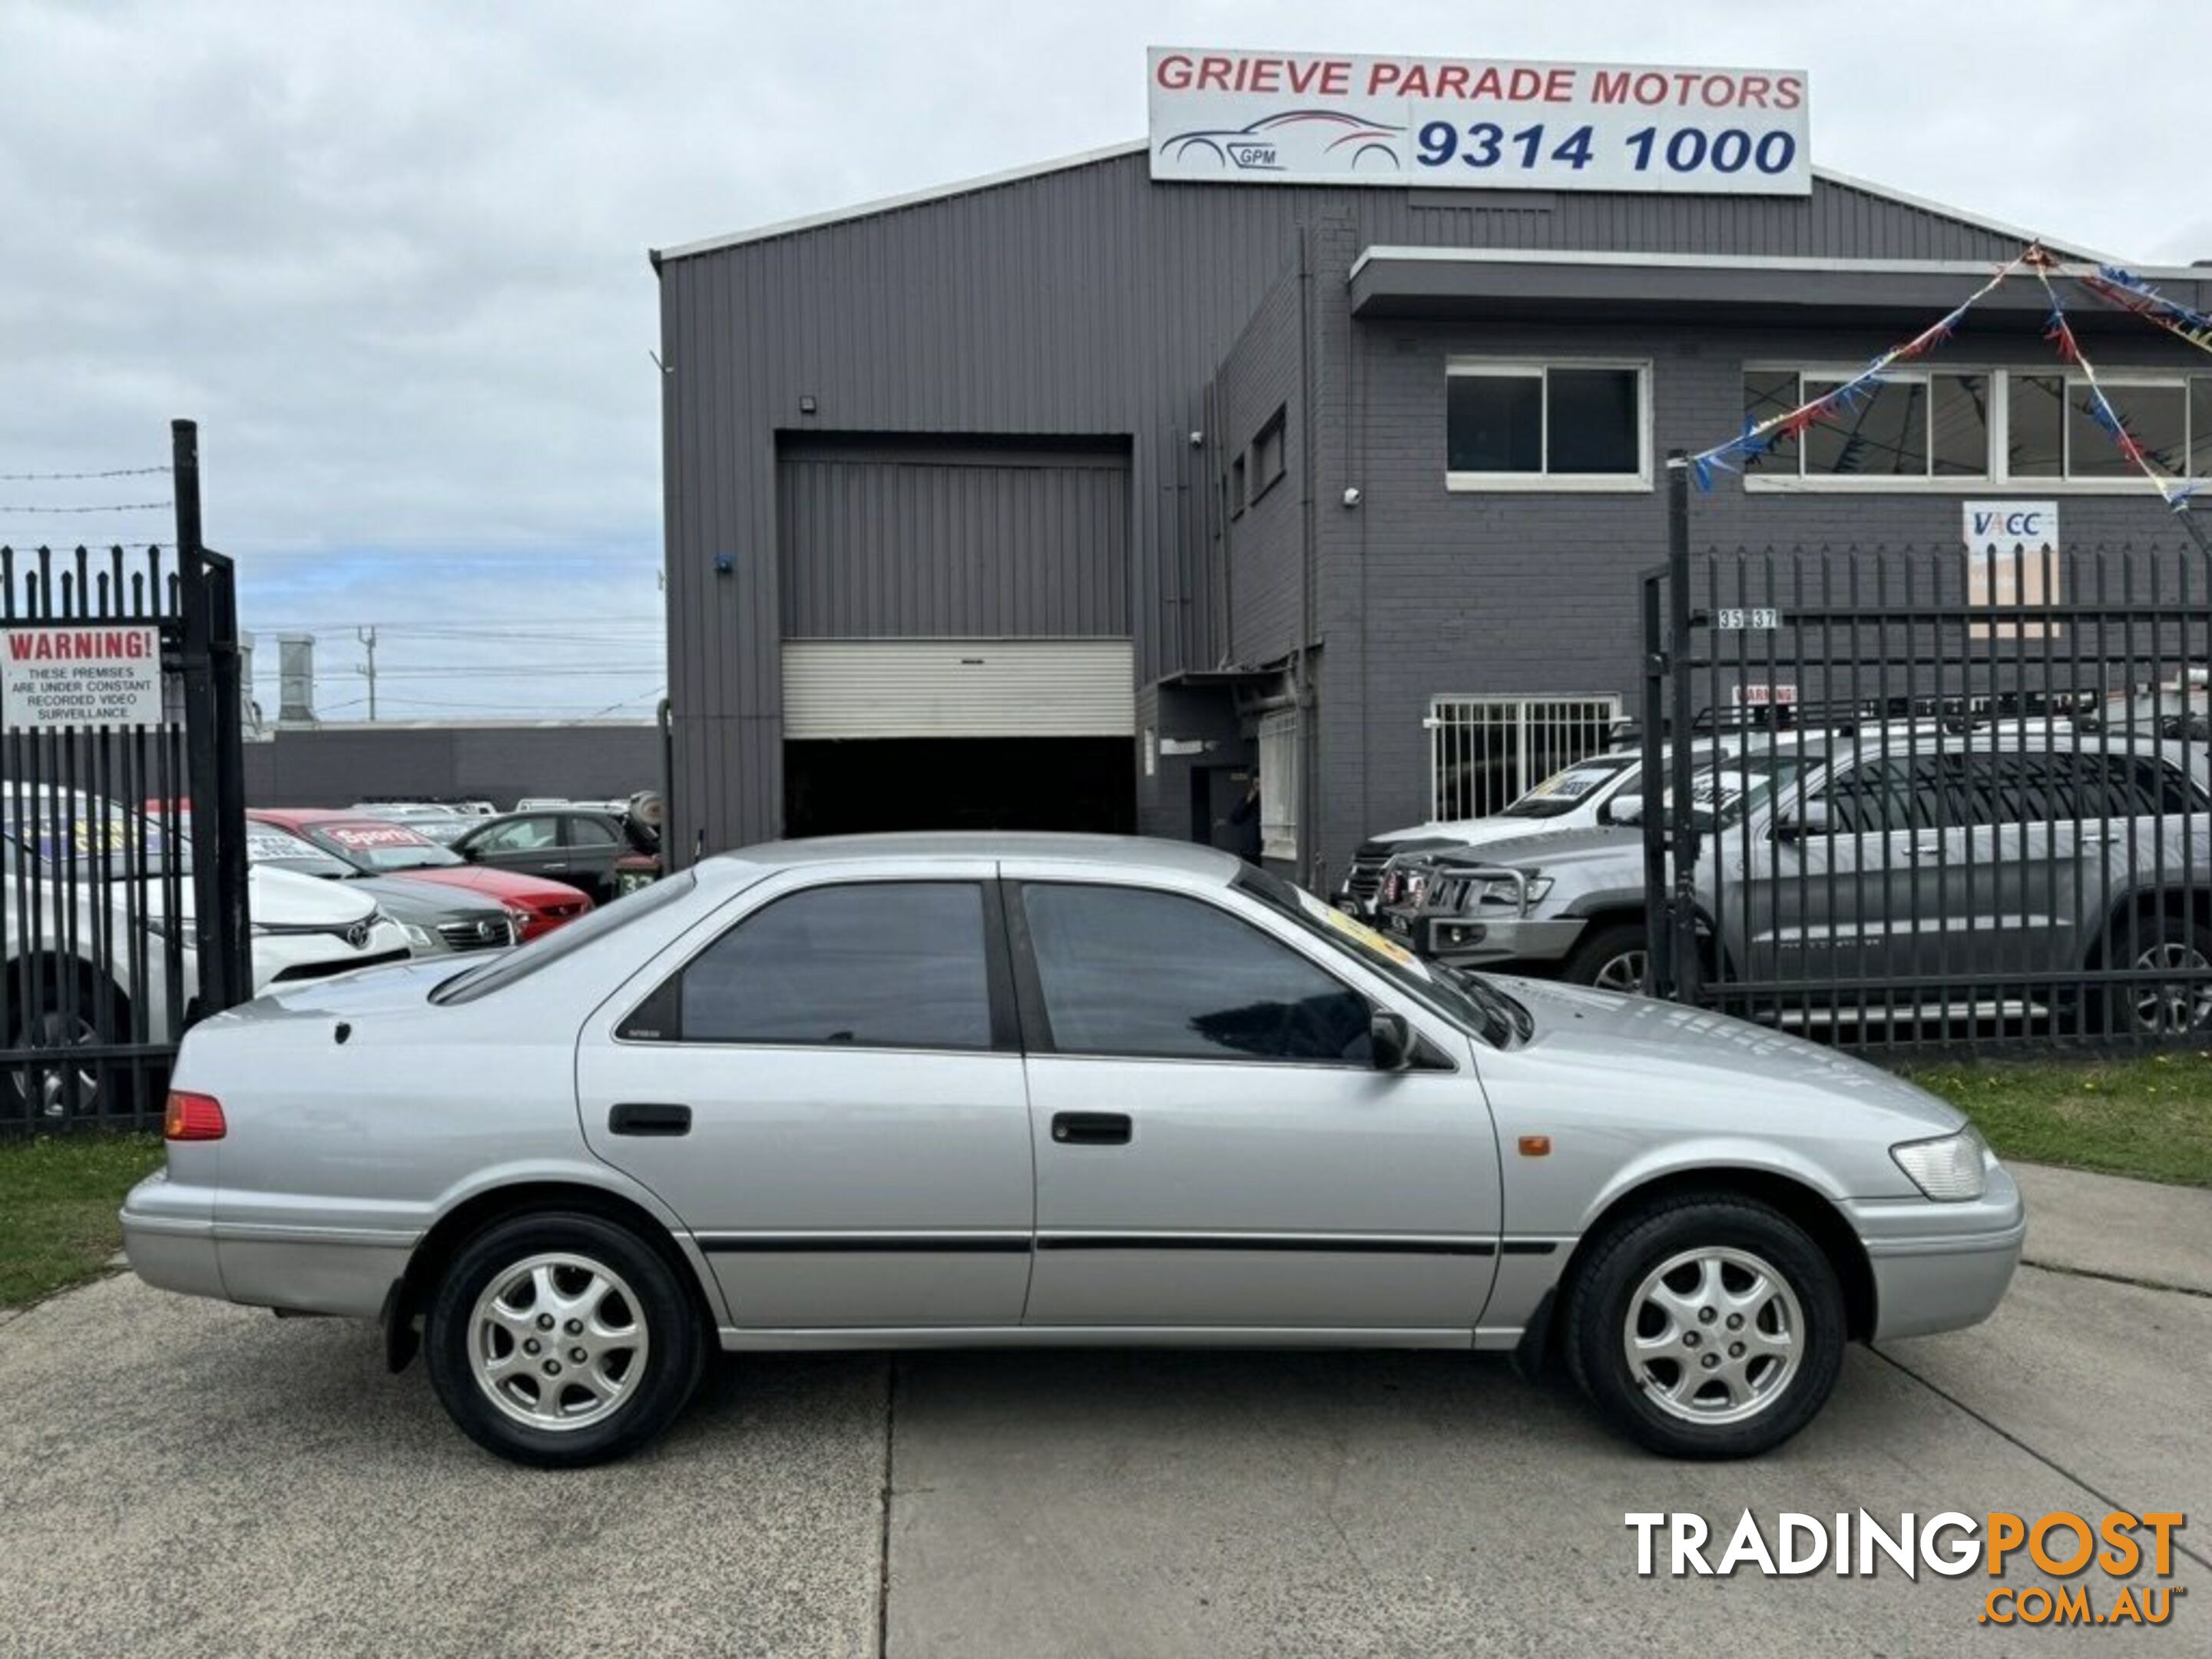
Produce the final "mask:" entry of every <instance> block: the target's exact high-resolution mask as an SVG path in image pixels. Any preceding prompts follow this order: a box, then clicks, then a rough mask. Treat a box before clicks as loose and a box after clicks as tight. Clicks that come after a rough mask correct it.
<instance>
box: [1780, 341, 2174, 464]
mask: <svg viewBox="0 0 2212 1659" xmlns="http://www.w3.org/2000/svg"><path fill="white" fill-rule="evenodd" d="M1854 372H1855V371H1850V370H1842V369H1838V370H1833V371H1824V370H1820V369H1813V368H1807V369H1796V368H1778V367H1766V366H1760V365H1752V366H1748V367H1747V368H1745V370H1744V375H1743V409H1744V416H1745V417H1746V419H1747V420H1748V421H1750V422H1753V423H1756V422H1760V421H1765V420H1770V419H1771V418H1772V417H1773V416H1777V415H1779V414H1784V413H1785V412H1787V411H1788V410H1792V409H1795V408H1796V407H1797V406H1799V405H1800V404H1804V403H1807V402H1809V401H1811V400H1813V399H1814V398H1819V397H1820V396H1822V395H1823V394H1825V393H1827V392H1833V391H1834V390H1835V389H1836V388H1837V387H1838V386H1841V385H1843V384H1844V382H1845V381H1847V380H1849V379H1850V376H1851V374H1852V373H1854ZM2099 380H2100V383H2101V384H2102V385H2103V386H2104V388H2105V393H2106V398H2108V399H2109V400H2110V402H2111V404H2112V409H2113V410H2114V412H2115V413H2116V414H2118V416H2119V418H2120V421H2121V422H2122V424H2123V425H2124V426H2125V427H2126V428H2127V429H2128V431H2129V432H2130V433H2131V434H2132V435H2134V436H2135V438H2136V441H2139V442H2140V443H2141V444H2142V446H2143V449H2144V452H2145V453H2147V454H2148V456H2149V458H2150V459H2151V462H2152V465H2154V467H2156V468H2157V469H2158V470H2159V471H2160V472H2162V473H2166V474H2168V475H2171V476H2172V477H2193V478H2203V477H2207V476H2208V475H2212V375H2186V374H2143V373H2139V372H2136V371H2122V372H2120V373H2118V374H2103V375H2100V377H2099ZM2092 407H2093V404H2092V398H2091V396H2090V389H2089V384H2088V381H2087V379H2085V378H2084V377H2082V376H2081V375H2079V374H2065V373H2063V372H2053V373H2041V372H2037V371H2033V370H2024V369H1998V368H1975V369H1965V370H1959V371H1949V370H1935V369H1913V370H1907V371H1899V372H1898V373H1895V374H1888V375H1885V376H1884V377H1883V378H1882V379H1881V381H1880V382H1879V383H1878V384H1876V385H1875V386H1874V387H1873V388H1872V389H1871V390H1870V391H1869V392H1867V393H1865V394H1864V395H1862V396H1859V397H1857V398H1854V399H1853V400H1852V402H1851V404H1850V406H1849V407H1846V408H1840V409H1837V410H1832V411H1831V412H1830V413H1828V414H1826V415H1825V416H1822V417H1821V418H1820V419H1819V420H1816V421H1814V422H1812V424H1810V425H1809V426H1808V427H1807V428H1805V431H1804V434H1803V435H1802V438H1801V437H1784V436H1781V435H1776V436H1775V437H1774V438H1773V440H1772V442H1771V448H1770V450H1769V451H1768V453H1765V454H1763V455H1759V456H1754V457H1753V458H1751V459H1750V460H1749V461H1748V462H1747V464H1746V465H1745V468H1744V472H1745V476H1746V478H1747V480H1748V481H1750V482H1751V483H1752V484H1753V487H1757V486H1759V484H1762V483H1783V482H1785V481H1803V482H1805V483H1821V484H1833V485H1835V486H1837V487H1838V488H1843V487H1849V486H1851V485H1855V484H1857V485H1865V486H1869V487H1876V488H1880V487H1891V488H1893V487H1895V486H1897V485H1898V484H1899V483H1905V481H1908V480H1912V479H1919V480H1923V481H1927V482H1932V483H1936V484H1938V485H1941V484H1942V483H1946V482H1948V481H1952V480H1957V481H1960V482H1965V483H1973V484H1986V483H2011V482H2015V481H2018V482H2040V481H2048V480H2054V479H2061V480H2066V481H2069V482H2075V483H2082V484H2084V485H2087V486H2089V487H2092V488H2096V487H2104V488H2117V489H2126V488H2128V487H2129V486H2130V484H2131V483H2133V484H2137V485H2139V484H2140V482H2141V478H2142V474H2141V472H2140V471H2139V470H2138V469H2137V468H2136V465H2135V463H2134V462H2133V461H2131V460H2130V459H2128V458H2127V457H2126V456H2125V455H2124V454H2122V453H2120V451H2119V448H2118V446H2117V445H2115V444H2114V443H2113V441H2112V437H2111V435H2109V434H2108V433H2106V431H2105V430H2104V429H2103V428H2102V427H2101V426H2100V424H2099V423H2098V422H2097V419H2096V417H2095V416H2094V414H2093V412H2092Z"/></svg>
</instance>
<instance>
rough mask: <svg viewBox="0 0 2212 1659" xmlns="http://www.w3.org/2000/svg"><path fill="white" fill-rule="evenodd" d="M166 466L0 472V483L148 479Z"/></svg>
mask: <svg viewBox="0 0 2212 1659" xmlns="http://www.w3.org/2000/svg"><path fill="white" fill-rule="evenodd" d="M167 471H169V468H168V467H167V466H113V467H110V468H108V469H107V470H106V471H104V472H0V483H84V482H85V481H87V480H88V479H92V478H150V477H154V475H155V474H156V473H160V472H167Z"/></svg>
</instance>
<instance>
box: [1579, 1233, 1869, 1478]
mask: <svg viewBox="0 0 2212 1659" xmlns="http://www.w3.org/2000/svg"><path fill="white" fill-rule="evenodd" d="M1565 1343H1566V1349H1567V1355H1568V1359H1569V1363H1570V1365H1571V1369H1572V1370H1573V1372H1574V1376H1575V1380H1576V1382H1577V1383H1579V1384H1580V1385H1581V1387H1582V1389H1583V1392H1584V1393H1586V1394H1587V1395H1589V1397H1590V1399H1591V1401H1593V1402H1594V1403H1595V1405H1596V1406H1597V1407H1598V1409H1599V1410H1600V1411H1601V1413H1604V1415H1605V1417H1606V1419H1607V1420H1608V1421H1609V1422H1610V1423H1611V1424H1612V1425H1613V1426H1614V1427H1615V1428H1617V1429H1619V1430H1620V1431H1621V1432H1622V1433H1624V1434H1626V1436H1627V1437H1629V1438H1630V1439H1632V1440H1634V1441H1636V1442H1638V1443H1640V1444H1642V1445H1644V1446H1645V1447H1647V1448H1649V1449H1651V1450H1653V1451H1656V1452H1661V1453H1664V1454H1665V1455H1668V1456H1671V1457H1693V1458H1721V1457H1749V1456H1754V1455H1757V1454H1759V1453H1760V1452H1763V1451H1766V1450H1769V1449H1771V1448H1773V1447H1775V1446H1778V1445H1780V1444H1781V1443H1783V1442H1784V1441H1785V1440H1787V1439H1788V1438H1789V1437H1790V1436H1791V1435H1793V1434H1795V1433H1796V1432H1797V1431H1798V1430H1800V1429H1802V1428H1803V1427H1804V1426H1805V1425H1806V1424H1807V1423H1808V1422H1810V1421H1811V1420H1812V1419H1813V1417H1814V1414H1815V1413H1817V1412H1819V1410H1820V1407H1821V1406H1822V1404H1824V1403H1825V1402H1826V1400H1827V1397H1828V1395H1829V1393H1830V1392H1831V1391H1832V1389H1834V1387H1835V1384H1836V1376H1837V1374H1838V1371H1839V1370H1841V1368H1842V1364H1843V1352H1844V1297H1843V1287H1842V1285H1841V1282H1840V1281H1839V1279H1838V1277H1837V1273H1836V1270H1835V1267H1834V1266H1833V1264H1832V1263H1831V1262H1830V1261H1829V1260H1828V1258H1827V1256H1826V1255H1825V1254H1824V1253H1823V1252H1822V1251H1821V1249H1820V1246H1819V1245H1818V1244H1816V1243H1814V1241H1813V1240H1812V1238H1811V1237H1808V1235H1807V1234H1806V1232H1805V1231H1804V1229H1802V1227H1800V1226H1798V1225H1797V1224H1796V1223H1795V1222H1794V1221H1791V1220H1790V1218H1788V1217H1787V1216H1785V1215H1784V1214H1782V1213H1781V1212H1779V1211H1778V1210H1775V1209H1773V1208H1771V1207H1770V1206H1767V1205H1765V1204H1760V1203H1757V1202H1755V1201H1753V1200H1749V1199H1743V1198H1737V1197H1734V1196H1730V1195H1726V1194H1711V1195H1705V1196H1696V1195H1692V1196H1686V1197H1680V1198H1674V1199H1670V1200H1662V1201H1661V1202H1659V1203H1656V1204H1655V1205H1653V1206H1650V1208H1648V1209H1645V1210H1643V1211H1640V1212H1637V1213H1636V1214H1633V1215H1631V1216H1629V1217H1628V1218H1626V1219H1625V1220H1623V1221H1622V1222H1621V1223H1620V1225H1617V1226H1616V1227H1614V1228H1613V1230H1612V1231H1610V1232H1609V1233H1607V1235H1606V1236H1605V1237H1603V1238H1601V1240H1600V1241H1599V1242H1598V1243H1597V1245H1596V1248H1595V1249H1594V1250H1593V1252H1592V1253H1591V1255H1590V1256H1589V1259H1588V1260H1587V1261H1585V1262H1583V1264H1582V1265H1581V1267H1579V1269H1578V1270H1577V1273H1576V1276H1575V1279H1574V1282H1573V1283H1572V1284H1571V1285H1570V1286H1569V1288H1568V1299H1567V1310H1566V1330H1565Z"/></svg>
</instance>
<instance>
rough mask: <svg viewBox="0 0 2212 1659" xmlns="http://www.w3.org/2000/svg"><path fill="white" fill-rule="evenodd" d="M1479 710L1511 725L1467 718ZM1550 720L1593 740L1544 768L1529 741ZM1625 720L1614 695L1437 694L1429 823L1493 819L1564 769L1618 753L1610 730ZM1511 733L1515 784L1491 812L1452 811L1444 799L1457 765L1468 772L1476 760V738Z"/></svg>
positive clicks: (1432, 712) (1432, 702)
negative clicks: (1448, 776) (1454, 714)
mask: <svg viewBox="0 0 2212 1659" xmlns="http://www.w3.org/2000/svg"><path fill="white" fill-rule="evenodd" d="M1476 710H1480V711H1481V712H1482V714H1484V715H1486V716H1488V715H1493V714H1507V713H1509V712H1510V720H1497V719H1488V718H1485V719H1480V720H1468V719H1466V718H1464V715H1465V714H1468V713H1472V712H1474V711H1476ZM1453 711H1459V712H1460V714H1461V715H1462V718H1458V719H1454V718H1451V717H1450V714H1451V713H1452V712H1453ZM1547 717H1548V718H1550V719H1551V720H1553V721H1554V722H1555V723H1557V724H1559V725H1561V726H1565V728H1566V729H1567V730H1569V731H1572V730H1574V729H1576V728H1577V727H1580V728H1582V729H1583V731H1585V732H1588V733H1589V736H1590V739H1591V741H1590V745H1589V748H1588V749H1586V750H1583V753H1582V754H1581V755H1578V756H1575V757H1571V758H1570V759H1568V760H1566V761H1565V762H1564V763H1561V762H1559V761H1558V759H1557V757H1554V756H1547V757H1545V761H1544V762H1543V763H1540V762H1539V760H1538V758H1537V753H1536V750H1535V748H1534V745H1533V744H1531V742H1530V738H1531V735H1532V733H1533V732H1534V730H1535V728H1536V726H1538V725H1539V724H1540V723H1541V720H1543V719H1545V718H1547ZM1618 720H1620V697H1619V696H1617V695H1615V694H1614V693H1612V692H1609V691H1580V692H1575V691H1559V692H1525V693H1524V692H1440V693H1438V694H1437V695H1436V696H1432V697H1431V698H1430V699H1429V712H1428V715H1427V717H1426V718H1425V719H1424V720H1422V722H1421V724H1422V725H1423V726H1425V727H1426V728H1427V730H1428V733H1429V819H1430V821H1431V823H1443V822H1449V821H1456V820H1458V819H1460V818H1464V817H1492V816H1494V815H1495V814H1496V813H1497V812H1498V811H1502V810H1504V808H1505V807H1506V806H1508V805H1511V804H1512V803H1513V802H1514V801H1516V800H1518V799H1520V798H1521V797H1522V796H1523V795H1525V794H1527V793H1528V791H1529V790H1530V789H1532V788H1534V787H1535V786H1536V785H1538V784H1540V783H1541V782H1542V781H1544V779H1545V778H1546V777H1547V776H1548V775H1550V774H1551V773H1552V772H1553V771H1556V770H1557V769H1559V765H1560V764H1565V765H1569V766H1571V765H1574V764H1575V763H1577V761H1579V760H1583V759H1587V758H1588V757H1589V756H1591V755H1600V754H1603V753H1604V752H1605V751H1606V750H1607V749H1609V748H1611V747H1613V744H1612V742H1611V728H1612V727H1613V724H1614V723H1615V722H1616V721H1618ZM1509 728H1510V744H1511V750H1512V752H1511V754H1510V757H1509V758H1508V761H1507V765H1508V768H1509V771H1510V780H1511V781H1510V784H1509V786H1508V787H1507V788H1506V789H1505V790H1504V793H1503V794H1502V795H1501V796H1500V798H1499V799H1497V800H1495V801H1493V802H1492V803H1490V805H1489V809H1488V811H1472V812H1455V811H1448V810H1447V808H1448V807H1449V806H1451V805H1456V804H1457V803H1451V802H1447V801H1446V800H1445V799H1444V788H1445V786H1444V778H1445V775H1446V773H1447V772H1449V770H1450V769H1451V768H1452V767H1454V766H1455V765H1462V766H1463V765H1464V764H1465V763H1468V762H1469V761H1471V760H1472V759H1473V758H1474V737H1475V734H1477V733H1480V732H1490V733H1492V734H1501V733H1504V732H1507V731H1508V729H1509ZM1465 804H1466V805H1468V806H1470V807H1475V806H1480V805H1481V803H1480V802H1477V801H1474V800H1472V799H1470V800H1468V802H1467V803H1465Z"/></svg>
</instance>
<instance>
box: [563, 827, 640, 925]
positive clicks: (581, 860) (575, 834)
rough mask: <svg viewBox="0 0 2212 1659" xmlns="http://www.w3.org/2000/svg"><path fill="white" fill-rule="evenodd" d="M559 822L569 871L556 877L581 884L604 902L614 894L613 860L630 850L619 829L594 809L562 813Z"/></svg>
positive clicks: (571, 884) (595, 897)
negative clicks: (592, 810) (593, 810)
mask: <svg viewBox="0 0 2212 1659" xmlns="http://www.w3.org/2000/svg"><path fill="white" fill-rule="evenodd" d="M558 822H559V823H560V826H561V850H562V853H563V854H566V856H567V858H568V873H566V874H564V875H561V876H557V877H556V879H557V880H560V881H565V882H567V883H568V884H569V885H570V886H572V887H580V888H582V889H583V890H585V891H586V892H587V893H589V894H590V895H591V896H592V897H593V898H594V899H596V900H598V901H599V902H600V903H602V904H604V903H605V902H607V901H608V900H609V899H611V898H612V897H613V896H615V862H616V860H618V859H620V858H621V857H622V855H623V854H624V853H626V852H627V851H629V847H628V845H627V844H626V842H624V840H623V835H622V832H621V831H620V830H619V829H617V827H616V826H615V824H614V823H613V821H612V820H611V819H609V818H605V817H601V816H600V815H599V813H597V812H564V813H562V814H561V816H560V818H559V820H558Z"/></svg>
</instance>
